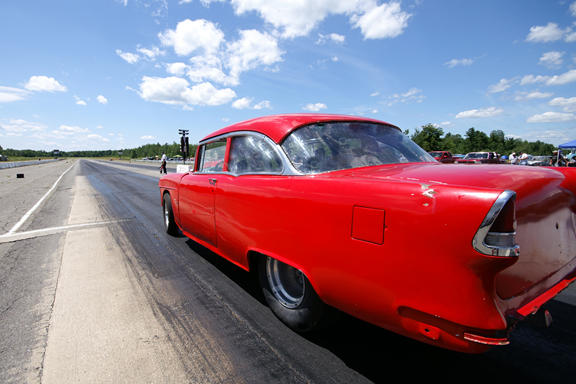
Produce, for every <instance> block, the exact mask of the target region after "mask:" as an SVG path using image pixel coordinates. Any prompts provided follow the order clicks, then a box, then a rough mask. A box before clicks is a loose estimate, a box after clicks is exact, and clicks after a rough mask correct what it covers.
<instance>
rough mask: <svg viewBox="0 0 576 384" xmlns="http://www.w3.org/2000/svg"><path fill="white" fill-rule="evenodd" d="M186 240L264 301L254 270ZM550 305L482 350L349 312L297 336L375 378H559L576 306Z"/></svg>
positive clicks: (573, 338)
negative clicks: (545, 316) (450, 345)
mask: <svg viewBox="0 0 576 384" xmlns="http://www.w3.org/2000/svg"><path fill="white" fill-rule="evenodd" d="M186 244H187V245H188V246H189V247H190V249H191V250H192V251H194V252H195V253H196V254H198V255H199V256H200V257H202V258H203V259H204V260H206V261H207V262H208V263H210V264H211V265H212V266H214V267H215V268H216V269H218V270H219V271H220V272H221V273H222V274H224V275H225V276H226V277H227V278H228V279H230V280H231V281H232V282H234V283H235V284H236V285H238V287H239V288H241V289H243V290H244V291H246V292H247V293H248V294H249V295H251V296H252V297H253V298H254V299H256V300H258V301H259V302H260V303H262V304H263V305H266V301H265V299H264V296H263V294H262V290H261V288H260V285H259V283H258V279H257V276H256V274H255V273H249V272H246V271H244V270H243V269H241V268H239V267H237V266H235V265H234V264H232V263H230V262H228V261H227V260H225V259H224V258H222V257H220V256H218V255H217V254H215V253H213V252H211V251H210V250H208V249H206V248H204V247H203V246H201V245H199V244H197V243H196V242H194V241H192V240H188V241H187V242H186ZM547 308H548V309H549V310H550V312H551V313H552V315H553V317H554V320H555V323H554V324H553V325H552V327H551V328H547V329H545V328H539V327H536V326H532V325H530V324H524V323H520V324H519V325H518V326H517V327H516V329H515V330H514V331H513V332H512V333H511V335H510V340H511V344H510V345H508V346H502V347H495V348H493V349H492V350H490V351H489V352H487V353H484V354H479V355H471V354H465V353H460V352H454V351H450V350H446V349H442V348H438V347H435V346H432V345H428V344H425V343H422V342H419V341H415V340H412V339H410V338H407V337H404V336H400V335H398V334H396V333H393V332H391V331H388V330H385V329H382V328H380V327H377V326H375V325H372V324H369V323H367V322H365V321H362V320H359V319H356V318H354V317H352V316H349V315H346V314H343V316H342V318H341V319H339V321H338V322H336V323H335V324H333V325H331V326H329V327H326V328H324V329H321V330H318V331H315V332H310V333H304V334H300V335H299V336H300V337H301V338H302V339H303V340H307V341H309V342H311V343H314V344H316V345H317V346H319V347H321V348H324V349H326V350H328V351H330V352H331V353H332V354H333V355H335V356H336V357H337V358H339V359H340V360H341V361H342V362H344V364H346V366H348V367H349V368H350V369H352V370H354V371H356V372H358V373H359V374H360V375H362V376H364V377H365V378H367V379H369V380H370V381H373V382H375V383H380V382H387V381H389V380H390V379H391V377H394V376H392V375H391V374H393V373H395V374H398V373H400V374H401V375H402V378H403V380H411V379H413V380H419V379H421V378H422V377H428V378H430V379H431V378H434V377H440V378H442V380H443V382H444V383H451V382H458V383H461V382H463V381H464V382H466V383H475V382H484V383H486V382H490V383H500V382H502V383H504V382H507V383H508V382H521V383H543V382H551V381H552V380H558V381H560V380H562V379H566V378H568V377H572V376H573V370H574V366H576V326H574V321H573V319H576V307H575V306H572V305H569V304H566V303H563V302H560V301H551V302H550V303H548V304H547Z"/></svg>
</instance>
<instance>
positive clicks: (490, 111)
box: [456, 107, 504, 119]
mask: <svg viewBox="0 0 576 384" xmlns="http://www.w3.org/2000/svg"><path fill="white" fill-rule="evenodd" d="M503 113H504V110H503V109H502V108H496V107H488V108H482V109H471V110H469V111H464V112H460V113H459V114H457V115H456V118H457V119H464V118H470V117H472V118H476V117H493V116H499V115H501V114H503Z"/></svg>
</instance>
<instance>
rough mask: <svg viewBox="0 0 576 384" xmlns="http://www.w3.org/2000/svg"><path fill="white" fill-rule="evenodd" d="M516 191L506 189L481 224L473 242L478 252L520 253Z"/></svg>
mask: <svg viewBox="0 0 576 384" xmlns="http://www.w3.org/2000/svg"><path fill="white" fill-rule="evenodd" d="M515 200H516V192H513V191H504V192H502V193H501V194H500V196H498V199H496V202H495V203H494V205H493V206H492V208H490V211H489V212H488V214H487V215H486V217H485V218H484V221H483V222H482V224H481V225H480V228H479V229H478V232H476V235H475V236H474V239H473V241H472V244H473V246H474V249H476V250H477V251H478V252H480V253H483V254H485V255H490V256H512V257H516V256H518V255H519V254H520V247H519V246H518V245H517V244H516V208H515V204H514V201H515Z"/></svg>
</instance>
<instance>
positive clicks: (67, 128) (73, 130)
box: [58, 125, 90, 134]
mask: <svg viewBox="0 0 576 384" xmlns="http://www.w3.org/2000/svg"><path fill="white" fill-rule="evenodd" d="M58 131H59V132H65V133H66V134H75V133H87V132H90V130H89V129H88V128H80V127H71V126H68V125H61V126H60V128H58Z"/></svg>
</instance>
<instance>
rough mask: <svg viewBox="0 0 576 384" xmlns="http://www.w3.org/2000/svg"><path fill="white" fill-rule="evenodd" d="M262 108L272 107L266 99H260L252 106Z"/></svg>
mask: <svg viewBox="0 0 576 384" xmlns="http://www.w3.org/2000/svg"><path fill="white" fill-rule="evenodd" d="M262 108H266V109H272V107H271V106H270V102H269V101H268V100H264V101H261V102H259V103H258V104H256V105H255V106H254V109H262Z"/></svg>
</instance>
